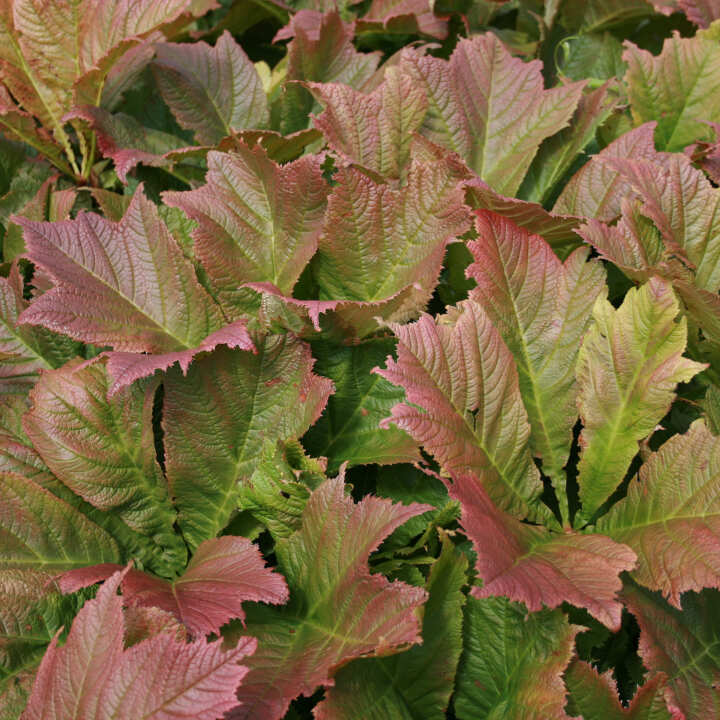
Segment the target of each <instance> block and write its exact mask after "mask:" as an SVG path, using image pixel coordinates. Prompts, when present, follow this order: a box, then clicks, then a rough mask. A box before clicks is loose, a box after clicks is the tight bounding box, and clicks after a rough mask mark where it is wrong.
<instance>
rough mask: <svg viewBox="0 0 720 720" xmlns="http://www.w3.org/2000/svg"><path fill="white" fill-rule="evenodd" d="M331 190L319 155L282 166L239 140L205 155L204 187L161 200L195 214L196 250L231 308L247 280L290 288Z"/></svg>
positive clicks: (312, 250) (309, 253)
mask: <svg viewBox="0 0 720 720" xmlns="http://www.w3.org/2000/svg"><path fill="white" fill-rule="evenodd" d="M329 190H330V187H329V185H328V184H327V183H326V182H325V180H324V179H323V177H322V170H321V167H320V160H319V159H318V158H317V157H315V156H305V157H303V158H300V159H299V160H296V161H295V162H292V163H289V164H288V165H284V166H282V167H281V166H280V165H278V164H276V163H275V162H274V161H272V160H271V159H270V158H268V156H267V154H266V153H265V151H264V150H263V149H262V148H260V147H257V146H256V147H255V148H253V149H250V148H248V147H247V146H245V145H244V144H242V143H238V144H237V147H236V150H235V152H234V153H232V154H228V153H219V152H211V153H209V154H208V175H207V184H206V185H204V186H203V187H201V188H198V189H197V190H192V191H190V192H183V193H178V192H168V193H165V194H164V199H165V202H166V203H168V204H169V205H171V206H173V207H179V208H181V209H182V210H183V211H184V212H186V213H187V214H188V215H189V216H190V217H191V218H193V219H194V220H197V222H198V227H197V229H196V230H195V231H194V232H193V238H194V240H195V255H196V257H197V258H198V259H199V260H200V262H201V263H202V265H203V267H204V268H205V269H206V270H207V272H208V274H209V276H210V278H211V279H212V281H213V285H214V286H215V287H216V288H217V290H218V293H219V297H220V300H221V302H222V304H223V305H224V306H225V307H229V308H232V306H233V303H234V302H237V301H238V300H237V298H238V296H239V295H240V293H239V288H240V286H241V285H243V284H245V283H248V282H270V283H273V284H274V285H276V286H277V287H279V288H280V289H281V290H282V291H283V292H285V293H288V294H289V293H290V292H292V289H293V287H294V285H295V283H296V282H297V279H298V277H300V273H301V272H302V271H303V268H304V267H305V265H306V264H307V263H308V262H309V260H310V258H311V257H312V256H313V255H314V253H315V250H316V249H317V241H318V236H319V235H320V231H321V228H322V221H323V213H324V211H325V205H326V197H327V194H328V192H329Z"/></svg>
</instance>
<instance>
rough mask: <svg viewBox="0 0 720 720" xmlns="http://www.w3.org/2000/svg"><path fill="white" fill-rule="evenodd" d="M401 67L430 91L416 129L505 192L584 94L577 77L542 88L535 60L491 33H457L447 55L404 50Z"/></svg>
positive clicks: (512, 191) (514, 186)
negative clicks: (513, 52)
mask: <svg viewBox="0 0 720 720" xmlns="http://www.w3.org/2000/svg"><path fill="white" fill-rule="evenodd" d="M402 67H403V69H404V70H405V71H406V72H408V73H409V74H410V75H411V77H412V78H413V79H414V80H415V82H416V83H418V84H419V85H420V86H421V87H423V88H424V90H425V93H426V95H427V98H428V103H429V111H428V114H427V116H426V118H425V121H424V123H423V126H422V128H421V132H422V133H423V134H424V135H426V136H427V137H428V138H429V139H430V140H432V141H433V142H436V143H438V144H440V145H442V146H444V147H447V148H448V149H450V150H453V151H455V152H457V153H458V154H459V155H460V157H461V158H462V159H463V160H464V161H465V162H466V163H467V164H468V166H469V167H470V168H471V169H472V170H474V171H475V172H476V173H477V174H478V175H479V176H480V178H481V179H482V180H484V181H485V182H487V183H488V185H490V186H491V187H492V188H493V189H494V190H496V191H497V192H499V193H501V194H503V195H509V196H512V195H515V193H516V191H517V189H518V188H519V187H520V184H521V182H522V179H523V177H524V176H525V173H526V172H527V170H528V168H529V167H530V163H531V162H532V160H533V158H534V157H535V154H536V153H537V151H538V148H539V146H540V143H541V142H542V141H543V140H544V139H545V138H546V137H549V136H550V135H553V134H555V133H556V132H557V131H558V130H561V129H562V128H563V127H565V125H567V123H568V121H569V120H570V117H571V116H572V114H573V112H574V111H575V108H576V106H577V104H578V101H579V99H580V95H581V93H582V83H576V84H572V85H569V86H567V87H557V88H553V89H551V90H545V89H544V88H543V80H542V75H541V72H540V68H541V65H540V63H539V62H537V61H533V62H529V63H524V62H523V61H522V60H520V59H518V58H513V57H512V56H511V55H510V53H509V52H508V51H507V50H506V49H505V47H504V46H503V44H502V43H501V42H500V40H498V39H497V37H496V36H495V35H494V34H493V33H487V34H486V35H479V36H475V37H473V38H471V39H462V40H460V42H459V43H458V44H457V46H456V48H455V51H454V52H453V54H452V56H451V57H450V60H449V61H446V60H441V59H439V58H433V57H430V56H429V55H422V54H420V53H419V52H418V51H413V50H405V51H403V59H402Z"/></svg>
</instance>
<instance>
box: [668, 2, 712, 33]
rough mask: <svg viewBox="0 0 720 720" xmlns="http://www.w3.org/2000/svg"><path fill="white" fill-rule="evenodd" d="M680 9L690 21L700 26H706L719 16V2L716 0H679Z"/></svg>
mask: <svg viewBox="0 0 720 720" xmlns="http://www.w3.org/2000/svg"><path fill="white" fill-rule="evenodd" d="M678 5H679V6H680V9H681V10H682V11H683V12H684V13H685V14H686V15H687V17H688V20H690V22H694V23H695V24H696V25H699V26H700V27H701V28H708V27H710V25H711V24H712V23H713V22H714V21H715V20H718V19H719V18H720V3H718V1H717V0H679V1H678Z"/></svg>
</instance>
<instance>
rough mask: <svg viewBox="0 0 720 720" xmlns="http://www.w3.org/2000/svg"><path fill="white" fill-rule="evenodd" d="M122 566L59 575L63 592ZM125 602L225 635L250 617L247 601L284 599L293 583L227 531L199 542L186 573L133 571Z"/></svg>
mask: <svg viewBox="0 0 720 720" xmlns="http://www.w3.org/2000/svg"><path fill="white" fill-rule="evenodd" d="M118 568H119V569H122V568H121V567H120V566H117V565H106V566H99V567H97V572H93V568H83V569H82V570H80V571H70V572H67V573H65V574H64V575H62V576H61V577H60V578H58V585H59V587H60V589H61V590H62V592H65V593H67V592H74V591H75V590H77V589H78V588H79V587H85V586H87V585H92V584H94V583H95V582H97V581H98V580H104V579H106V578H107V577H110V576H111V575H113V574H114V573H115V572H117V571H118ZM122 592H123V602H124V603H125V605H127V606H130V607H145V608H160V609H161V610H163V611H165V612H168V613H172V615H174V616H175V617H177V619H178V620H179V621H180V622H182V623H183V625H185V626H186V627H187V628H188V629H189V630H190V631H191V632H192V633H194V634H196V635H207V634H208V633H219V632H220V628H221V627H222V626H223V625H224V624H225V623H226V622H227V621H228V620H231V619H232V618H240V619H241V620H242V619H244V617H245V613H244V612H243V608H242V603H243V602H245V601H248V600H255V601H258V602H266V603H273V604H276V603H284V602H287V599H288V591H287V586H286V585H285V581H284V580H283V578H282V576H281V575H278V574H277V573H273V572H271V571H270V569H269V568H266V567H265V563H264V561H263V559H262V555H261V554H260V550H259V549H258V548H257V546H256V545H253V544H252V543H251V542H250V540H248V539H246V538H243V537H233V536H231V535H225V536H223V537H220V538H213V539H212V540H205V541H204V542H202V543H200V545H198V547H197V549H196V550H195V553H194V554H193V556H192V558H191V559H190V562H189V563H188V566H187V568H186V569H185V571H184V572H183V573H182V575H180V577H179V578H177V579H175V580H172V581H170V580H163V579H161V578H157V577H153V576H152V575H149V574H148V573H144V572H141V571H139V570H132V569H131V570H129V571H128V572H127V573H126V574H125V575H124V577H123V581H122Z"/></svg>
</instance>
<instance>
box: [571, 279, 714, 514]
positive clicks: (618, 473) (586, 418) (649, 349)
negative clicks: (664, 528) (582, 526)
mask: <svg viewBox="0 0 720 720" xmlns="http://www.w3.org/2000/svg"><path fill="white" fill-rule="evenodd" d="M678 311H679V305H678V302H677V300H676V299H675V296H674V294H673V291H672V288H671V287H670V285H669V284H668V283H666V282H664V281H662V280H660V279H658V278H652V279H651V280H650V281H649V282H648V283H646V284H645V285H643V286H642V287H641V288H640V289H632V290H630V291H629V292H628V294H627V295H626V297H625V300H624V302H623V304H622V305H621V306H620V308H618V309H617V310H615V309H613V307H612V305H610V303H609V302H608V301H607V300H605V299H604V298H600V299H599V300H598V302H597V304H596V306H595V311H594V315H595V324H594V325H593V326H592V327H591V328H590V330H589V331H588V332H587V334H586V336H585V339H584V341H583V344H582V347H581V349H580V355H579V358H578V366H577V378H578V387H579V391H580V395H579V398H578V407H579V409H580V417H581V419H582V421H583V426H584V427H583V431H582V433H581V435H580V445H581V447H582V454H581V457H580V463H579V466H578V468H579V476H578V483H579V485H580V499H581V501H582V503H583V509H582V517H583V519H585V520H589V519H590V518H591V517H592V516H593V514H594V513H595V511H596V510H597V509H598V508H599V507H600V505H602V503H603V502H604V501H605V500H606V499H607V497H608V496H609V495H610V493H611V492H612V491H613V490H614V489H615V488H616V487H617V486H618V485H619V484H620V483H621V482H622V479H623V477H624V475H625V472H626V471H627V469H628V466H629V465H630V462H631V460H632V459H633V457H634V456H635V454H636V453H637V450H638V445H637V443H638V441H639V440H642V439H643V438H645V437H647V436H648V435H649V434H650V433H651V432H652V431H653V430H654V428H655V426H656V425H657V424H658V422H660V420H661V419H662V417H663V415H665V413H666V412H667V410H668V408H669V407H670V404H671V403H672V401H673V399H674V397H675V386H676V385H677V383H679V382H687V381H688V380H690V379H691V378H692V377H693V376H694V375H696V374H697V373H698V372H700V371H701V370H702V369H703V368H704V366H703V365H700V364H699V363H696V362H692V361H691V360H688V359H687V358H683V357H682V353H683V351H684V350H685V344H686V341H687V327H686V322H685V320H684V318H681V319H680V320H679V321H677V322H676V321H675V319H676V317H677V315H678Z"/></svg>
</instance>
